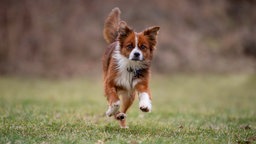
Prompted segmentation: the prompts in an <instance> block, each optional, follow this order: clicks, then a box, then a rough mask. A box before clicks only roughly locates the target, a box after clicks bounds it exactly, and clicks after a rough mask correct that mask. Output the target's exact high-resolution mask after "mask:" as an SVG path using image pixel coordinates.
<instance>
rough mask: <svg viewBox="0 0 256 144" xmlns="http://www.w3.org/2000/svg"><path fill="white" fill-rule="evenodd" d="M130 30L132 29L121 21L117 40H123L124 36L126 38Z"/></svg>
mask: <svg viewBox="0 0 256 144" xmlns="http://www.w3.org/2000/svg"><path fill="white" fill-rule="evenodd" d="M131 32H132V29H131V28H129V27H128V26H127V24H126V22H124V21H121V22H120V23H119V30H118V33H119V40H123V39H124V38H126V37H127V36H128V35H129V34H130V33H131Z"/></svg>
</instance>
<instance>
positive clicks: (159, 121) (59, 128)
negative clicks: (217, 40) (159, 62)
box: [0, 74, 256, 144]
mask: <svg viewBox="0 0 256 144" xmlns="http://www.w3.org/2000/svg"><path fill="white" fill-rule="evenodd" d="M151 87H152V93H153V111H152V113H149V114H146V113H142V112H140V110H139V109H138V100H136V102H135V103H134V105H133V106H132V108H131V109H130V110H129V111H128V119H127V120H128V124H129V129H120V128H119V125H118V123H117V122H116V121H114V120H113V119H112V118H107V117H105V116H104V113H105V110H106V109H107V103H106V100H105V98H104V97H103V91H102V84H101V82H100V80H99V79H97V80H95V79H93V78H82V79H69V80H67V79H66V80H49V79H32V78H30V79H27V78H17V77H16V78H14V77H0V143H3V144H4V143H43V144H46V143H133V144H135V143H182V144H183V143H246V144H247V143H256V75H242V74H241V75H201V76H200V75H174V76H155V77H153V79H152V80H151Z"/></svg>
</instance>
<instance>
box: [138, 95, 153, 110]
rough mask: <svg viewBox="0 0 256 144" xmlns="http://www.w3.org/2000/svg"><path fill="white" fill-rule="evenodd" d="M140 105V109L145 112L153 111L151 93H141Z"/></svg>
mask: <svg viewBox="0 0 256 144" xmlns="http://www.w3.org/2000/svg"><path fill="white" fill-rule="evenodd" d="M139 107H140V110H141V111H143V112H151V109H152V105H151V100H150V99H149V95H148V94H147V93H141V94H140V102H139Z"/></svg>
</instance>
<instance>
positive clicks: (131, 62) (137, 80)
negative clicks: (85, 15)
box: [103, 8, 160, 128]
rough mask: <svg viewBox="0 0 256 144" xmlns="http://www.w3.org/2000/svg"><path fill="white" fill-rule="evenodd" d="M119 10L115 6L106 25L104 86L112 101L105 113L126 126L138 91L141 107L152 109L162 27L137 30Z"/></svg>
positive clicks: (109, 99)
mask: <svg viewBox="0 0 256 144" xmlns="http://www.w3.org/2000/svg"><path fill="white" fill-rule="evenodd" d="M120 14H121V12H120V10H119V8H114V9H113V10H112V11H111V12H110V14H109V16H108V17H107V19H106V21H105V25H104V31H103V35H104V39H105V40H106V42H107V43H108V44H109V46H108V47H107V49H106V51H105V54H104V55H103V71H104V89H105V95H106V97H107V100H108V104H109V108H108V110H107V112H106V115H107V116H109V117H111V116H114V117H115V118H116V119H117V120H119V121H120V126H121V127H122V128H127V126H126V123H125V118H126V111H127V110H128V108H129V107H130V106H131V105H132V103H133V101H134V98H135V95H136V94H138V97H139V108H140V110H141V111H143V112H150V111H151V109H152V106H151V99H152V97H151V93H150V90H149V84H148V83H149V77H150V64H151V60H152V58H153V52H154V50H155V46H156V42H157V41H156V37H157V34H158V31H159V29H160V27H150V28H148V29H146V30H144V31H143V32H139V33H137V32H135V31H134V30H133V29H131V28H130V27H128V26H127V24H126V23H125V22H124V21H121V20H120ZM119 97H120V98H121V101H120V99H119ZM119 109H120V110H119Z"/></svg>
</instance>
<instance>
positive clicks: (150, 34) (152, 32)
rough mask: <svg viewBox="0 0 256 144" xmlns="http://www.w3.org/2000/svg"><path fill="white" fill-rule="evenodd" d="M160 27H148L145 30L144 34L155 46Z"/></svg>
mask: <svg viewBox="0 0 256 144" xmlns="http://www.w3.org/2000/svg"><path fill="white" fill-rule="evenodd" d="M159 29H160V27H158V26H155V27H150V28H147V29H146V30H144V31H143V34H144V36H146V37H147V38H148V40H149V42H150V45H151V46H153V47H154V46H155V45H156V37H157V34H158V31H159Z"/></svg>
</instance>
